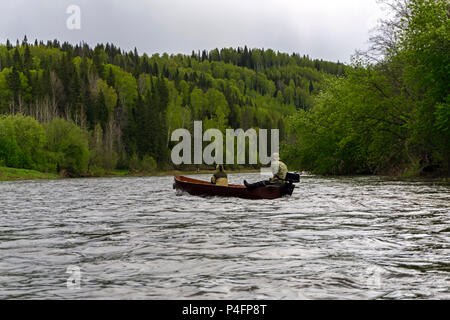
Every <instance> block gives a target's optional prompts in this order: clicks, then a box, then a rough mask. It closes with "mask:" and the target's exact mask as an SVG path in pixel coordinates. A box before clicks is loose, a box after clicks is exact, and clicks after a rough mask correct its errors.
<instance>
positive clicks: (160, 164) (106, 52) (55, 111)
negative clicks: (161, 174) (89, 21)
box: [0, 37, 346, 176]
mask: <svg viewBox="0 0 450 320" xmlns="http://www.w3.org/2000/svg"><path fill="white" fill-rule="evenodd" d="M345 69H346V67H345V66H344V64H342V63H332V62H327V61H322V60H311V59H310V58H309V57H308V56H300V55H298V54H292V55H288V54H284V53H279V52H274V51H273V50H262V49H248V48H247V47H244V48H237V49H232V48H228V49H221V50H219V49H215V50H212V51H206V50H204V51H202V52H192V54H191V55H182V54H178V55H168V54H166V53H165V54H162V55H160V54H154V55H152V56H151V57H149V56H148V55H146V54H143V55H139V53H138V52H137V50H136V49H135V50H134V51H131V52H124V51H122V50H121V49H119V48H117V47H116V46H114V45H113V44H109V43H107V44H106V45H103V44H99V45H97V46H96V47H95V48H90V47H89V46H88V45H87V44H84V43H82V44H79V45H75V46H73V45H71V44H69V43H62V44H61V43H59V42H58V41H57V40H54V41H48V42H46V43H44V42H42V41H40V42H38V41H37V40H35V41H34V42H33V43H29V42H28V39H27V38H26V37H25V38H24V39H23V40H22V41H21V42H20V41H16V43H15V45H12V44H11V42H10V41H9V40H8V41H7V42H6V44H4V45H1V46H0V70H1V71H0V114H2V116H1V118H0V166H1V165H3V166H8V167H15V168H25V169H36V170H40V171H51V172H56V171H57V172H60V171H63V170H64V172H65V173H67V174H68V175H71V176H77V175H85V174H91V175H96V174H102V173H103V172H105V171H106V172H107V171H110V170H113V169H126V170H131V171H148V170H150V171H151V170H158V169H159V170H164V169H168V168H169V169H170V168H173V164H172V163H171V162H170V157H169V155H170V149H171V147H172V144H171V142H170V141H169V138H170V133H171V132H172V131H173V130H175V129H177V128H186V129H189V130H192V125H193V122H194V121H195V120H201V121H203V128H204V130H206V129H208V128H218V129H220V130H222V131H223V132H225V130H226V129H227V128H242V129H244V130H247V129H248V128H264V129H272V128H279V129H280V131H281V133H282V135H283V139H286V137H287V132H286V130H285V127H286V123H287V121H288V118H289V117H290V116H292V115H294V114H295V112H296V110H299V109H304V110H307V109H309V108H310V107H311V106H312V104H313V100H314V99H313V97H314V96H315V95H316V94H317V93H318V92H319V91H320V90H321V88H322V84H323V83H324V79H326V78H329V77H335V76H338V75H343V74H344V73H345Z"/></svg>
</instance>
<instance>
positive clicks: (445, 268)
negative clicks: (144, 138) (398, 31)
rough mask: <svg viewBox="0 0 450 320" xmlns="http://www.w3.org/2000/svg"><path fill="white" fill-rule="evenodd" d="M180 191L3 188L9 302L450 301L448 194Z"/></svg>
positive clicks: (70, 183)
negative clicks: (272, 196)
mask: <svg viewBox="0 0 450 320" xmlns="http://www.w3.org/2000/svg"><path fill="white" fill-rule="evenodd" d="M196 178H199V179H205V180H208V179H209V176H207V175H199V176H196ZM243 179H247V180H248V181H256V180H258V179H259V175H258V174H231V175H230V180H231V182H234V183H241V182H242V180H243ZM172 182H173V177H146V178H105V179H70V180H48V181H45V180H40V181H21V182H0V298H1V299H29V298H33V299H112V298H114V299H450V213H449V208H450V192H449V191H450V187H449V185H448V184H444V183H437V182H433V181H426V180H394V179H390V178H383V177H343V178H323V177H315V176H305V177H302V181H301V184H300V185H299V188H298V189H296V190H295V192H294V195H293V197H291V198H286V199H280V200H260V201H254V200H253V201H252V200H241V199H225V198H224V199H221V198H200V197H193V196H189V195H186V194H181V195H176V192H175V191H174V190H173V189H172Z"/></svg>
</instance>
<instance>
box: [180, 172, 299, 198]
mask: <svg viewBox="0 0 450 320" xmlns="http://www.w3.org/2000/svg"><path fill="white" fill-rule="evenodd" d="M174 179H175V183H174V189H177V190H182V191H185V192H187V193H189V194H191V195H196V196H217V197H237V198H242V199H252V200H257V199H277V198H281V197H283V196H285V195H291V194H292V191H293V190H294V188H295V187H294V185H293V184H292V183H291V184H283V185H269V186H265V187H259V188H256V189H252V190H249V189H247V187H245V186H243V185H234V184H231V185H228V187H224V186H217V185H215V184H212V183H210V182H207V181H202V180H196V179H191V178H187V177H183V176H175V177H174Z"/></svg>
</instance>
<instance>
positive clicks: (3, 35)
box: [0, 0, 384, 62]
mask: <svg viewBox="0 0 450 320" xmlns="http://www.w3.org/2000/svg"><path fill="white" fill-rule="evenodd" d="M5 2H6V3H5ZM70 5H78V6H79V7H80V9H81V29H79V30H69V29H68V28H67V26H66V21H67V19H68V18H69V16H70V15H69V14H67V13H66V10H67V8H68V7H69V6H70ZM383 14H384V12H383V11H382V10H380V8H379V5H378V4H377V2H376V0H308V1H307V0H220V1H219V0H13V1H12V0H11V1H10V0H8V1H2V4H1V11H0V41H1V42H2V43H4V42H5V41H6V39H7V38H9V39H14V41H15V39H17V38H19V39H22V38H23V36H24V35H25V34H26V35H27V37H28V39H29V40H33V41H34V39H35V38H37V39H39V40H45V41H46V40H49V39H55V38H57V39H58V40H60V41H61V42H63V41H69V42H72V43H77V42H80V41H85V42H87V43H89V44H91V45H95V44H96V43H99V42H102V43H106V42H112V43H114V44H116V45H118V46H119V47H121V48H122V49H125V50H130V49H133V48H134V47H137V49H138V51H139V52H140V53H143V52H146V53H147V54H149V55H151V54H153V53H156V52H159V53H163V52H168V53H191V51H192V50H199V49H200V50H201V49H208V50H209V49H214V48H216V47H218V48H223V47H237V46H244V45H247V46H249V47H251V48H254V47H258V48H266V49H268V48H272V49H274V50H278V51H282V52H288V53H292V52H297V53H300V54H309V55H310V57H312V58H321V59H325V60H332V61H337V60H340V61H343V62H348V61H349V59H350V55H351V54H353V53H354V51H355V49H363V48H365V47H366V46H367V39H368V34H369V29H371V28H372V27H373V26H374V25H375V24H376V21H377V20H378V19H379V18H380V17H382V16H383Z"/></svg>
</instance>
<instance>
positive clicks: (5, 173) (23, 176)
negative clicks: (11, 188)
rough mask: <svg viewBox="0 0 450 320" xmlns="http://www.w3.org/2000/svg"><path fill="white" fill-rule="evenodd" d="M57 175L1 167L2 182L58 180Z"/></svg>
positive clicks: (0, 179) (0, 178)
mask: <svg viewBox="0 0 450 320" xmlns="http://www.w3.org/2000/svg"><path fill="white" fill-rule="evenodd" d="M58 178H59V175H58V174H56V173H48V172H40V171H36V170H28V169H17V168H8V167H0V181H17V180H38V179H58Z"/></svg>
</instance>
